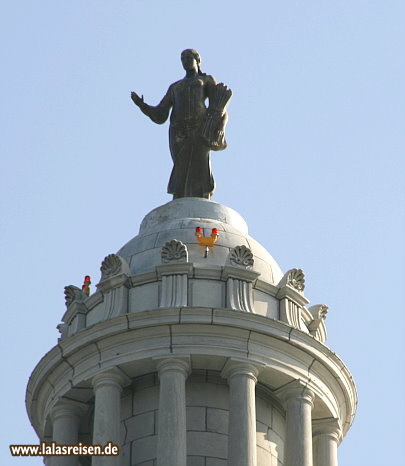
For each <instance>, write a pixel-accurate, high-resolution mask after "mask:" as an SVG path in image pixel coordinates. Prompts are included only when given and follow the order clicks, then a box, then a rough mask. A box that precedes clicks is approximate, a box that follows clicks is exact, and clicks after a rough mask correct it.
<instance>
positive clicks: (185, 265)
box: [156, 262, 194, 279]
mask: <svg viewBox="0 0 405 466" xmlns="http://www.w3.org/2000/svg"><path fill="white" fill-rule="evenodd" d="M193 272H194V264H193V263H192V262H177V263H171V264H170V263H168V264H161V265H157V266H156V274H157V277H158V278H159V279H161V278H162V277H163V276H165V275H183V274H185V275H187V277H189V278H191V277H192V276H193Z"/></svg>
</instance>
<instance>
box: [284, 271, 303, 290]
mask: <svg viewBox="0 0 405 466" xmlns="http://www.w3.org/2000/svg"><path fill="white" fill-rule="evenodd" d="M286 285H287V286H290V287H291V288H294V289H295V290H297V291H298V292H300V293H303V292H304V288H305V275H304V272H303V270H302V269H291V270H289V271H288V272H286V273H285V274H284V277H283V278H282V279H281V281H280V283H279V284H278V286H279V287H280V288H281V287H283V286H286Z"/></svg>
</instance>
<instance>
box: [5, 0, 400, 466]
mask: <svg viewBox="0 0 405 466" xmlns="http://www.w3.org/2000/svg"><path fill="white" fill-rule="evenodd" d="M404 21H405V3H404V2H403V1H402V0H398V1H394V0H384V1H383V0H380V1H373V0H350V1H349V0H339V1H327V0H323V1H321V0H316V1H315V0H314V1H311V0H307V1H283V2H281V1H274V0H269V1H264V0H263V1H250V2H238V1H221V2H215V1H212V0H205V1H204V2H190V1H183V0H178V1H175V0H173V1H163V0H162V1H160V2H158V1H154V0H138V1H136V0H132V1H129V0H122V1H106V0H97V1H96V0H86V1H77V0H71V1H69V2H57V1H50V0H48V1H29V0H22V1H13V2H12V1H6V2H3V6H2V11H1V17H0V35H1V43H2V47H1V56H0V59H1V65H2V66H1V68H2V73H1V75H0V98H1V105H2V110H3V111H2V112H1V116H0V118H1V121H0V127H1V128H2V137H1V138H0V148H1V169H0V177H1V185H0V190H1V192H0V205H1V224H0V228H1V230H0V235H1V248H0V251H1V256H0V260H1V272H0V274H1V277H0V283H1V293H2V309H1V315H2V320H3V323H2V329H3V332H2V338H1V355H2V356H1V367H2V382H1V394H2V397H1V399H2V407H1V408H2V422H1V427H0V434H1V438H2V446H1V450H0V463H1V464H7V465H8V464H10V465H14V464H25V465H34V466H35V465H40V464H41V460H39V459H34V458H30V459H29V458H25V459H24V458H21V459H17V458H11V457H10V455H9V451H8V445H9V444H10V443H36V442H37V439H36V437H35V435H34V432H33V430H32V429H31V427H30V425H29V421H28V418H27V416H26V413H25V406H24V396H25V387H26V384H27V381H28V377H29V374H30V373H31V371H32V369H33V368H34V367H35V365H36V363H37V362H38V361H39V359H40V358H41V357H42V356H43V355H44V354H45V353H46V352H47V351H48V350H49V349H50V348H51V347H52V346H54V345H55V343H56V339H57V337H58V332H57V330H56V329H55V327H56V325H57V324H58V323H59V322H60V319H61V317H62V315H63V313H64V310H65V308H64V295H63V287H64V286H65V285H69V284H75V285H78V286H80V285H81V283H82V278H83V276H84V275H85V274H90V275H91V276H92V277H93V283H96V282H97V281H98V279H99V277H100V274H99V267H100V263H101V261H102V260H103V258H104V257H105V256H106V255H107V254H109V253H112V252H116V251H117V250H118V249H119V248H120V247H121V246H122V245H123V244H124V243H126V242H127V241H128V240H129V239H130V238H132V237H133V236H135V235H136V234H137V232H138V227H139V223H140V222H141V220H142V218H143V217H144V215H146V213H148V212H149V211H150V210H151V209H153V208H155V207H157V206H158V205H161V204H163V203H165V202H167V201H169V200H170V196H169V195H167V194H166V185H167V181H168V177H169V174H170V169H171V159H170V155H169V152H168V143H167V125H165V126H164V127H159V126H157V125H154V124H153V123H152V122H150V121H149V120H148V119H147V118H146V117H144V116H143V115H142V114H141V113H140V112H139V111H138V109H137V108H136V107H135V106H134V105H133V104H132V102H131V100H130V98H129V93H130V91H131V90H136V91H137V92H138V93H140V94H144V96H145V100H146V101H147V102H149V103H157V102H158V101H159V100H160V99H161V97H162V96H163V95H164V93H165V91H166V89H167V87H168V85H169V84H170V83H172V82H173V81H175V80H177V79H180V78H181V77H182V76H183V70H182V68H181V63H180V59H179V57H180V52H181V51H182V50H183V49H185V48H189V47H192V48H196V49H198V50H199V51H200V53H201V56H202V69H203V71H205V72H207V73H209V74H212V75H214V76H215V77H216V79H217V80H218V81H223V82H225V83H226V84H227V85H229V86H230V87H231V88H232V90H233V93H234V96H233V99H232V102H231V104H230V107H229V118H230V119H229V124H228V128H227V139H228V144H229V147H228V149H227V150H226V151H224V152H220V153H214V154H213V156H212V161H213V168H214V175H215V179H216V182H217V190H216V193H215V195H214V200H215V201H217V202H220V203H223V204H225V205H228V206H230V207H232V208H234V209H235V210H237V211H238V212H239V213H241V214H242V215H243V216H244V217H245V219H246V220H247V222H248V224H249V227H250V234H251V235H252V236H253V237H255V238H256V239H257V240H258V241H260V242H261V243H262V244H263V245H264V246H265V247H266V248H267V249H268V250H269V251H270V253H271V254H272V255H273V256H274V258H275V259H276V260H277V261H278V262H279V264H280V266H281V267H282V269H283V270H284V271H286V270H288V269H289V268H292V267H301V268H303V269H304V271H305V273H306V284H307V286H306V290H305V291H306V295H307V297H308V298H309V299H310V301H311V303H312V304H317V303H326V304H328V305H329V306H330V310H329V314H328V317H327V328H328V334H329V338H328V341H327V344H328V345H329V346H330V347H331V348H332V349H333V350H334V351H336V352H337V353H338V354H339V355H340V356H341V357H342V358H343V360H344V361H345V363H346V364H347V365H348V367H349V368H350V370H351V371H352V373H353V376H354V378H355V381H356V383H357V386H358V391H359V408H358V413H357V418H356V419H355V422H354V425H353V427H352V429H351V431H349V434H348V436H347V437H346V439H345V440H344V442H343V444H342V445H341V447H340V448H339V451H340V466H382V465H399V464H400V463H401V461H403V447H402V444H403V439H404V435H405V430H404V423H403V418H404V414H405V409H404V395H403V390H404V384H405V377H404V371H403V367H404V363H403V361H404V349H405V348H404V331H405V325H404V305H403V291H404V284H403V282H404V278H403V263H404V259H405V253H404V230H405V228H404V223H405V219H404V209H403V207H404V198H405V195H404V168H405V167H404V149H405V137H404V120H405V118H404V116H405V115H404V112H405V110H404V109H405V102H404V100H405V93H404V82H405V76H404V75H405V63H404V61H405V60H404V56H405V55H404V52H403V49H404V43H405V33H404ZM93 289H94V286H93Z"/></svg>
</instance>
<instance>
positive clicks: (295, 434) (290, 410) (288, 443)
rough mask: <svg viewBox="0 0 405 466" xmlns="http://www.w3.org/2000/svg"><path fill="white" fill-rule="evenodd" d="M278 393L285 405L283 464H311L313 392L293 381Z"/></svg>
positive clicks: (311, 465) (304, 465)
mask: <svg viewBox="0 0 405 466" xmlns="http://www.w3.org/2000/svg"><path fill="white" fill-rule="evenodd" d="M278 395H280V396H281V398H283V400H284V402H285V407H286V440H285V466H313V463H312V461H313V458H312V420H311V415H312V408H313V406H314V405H313V402H314V399H315V394H314V393H313V392H312V390H310V389H309V388H308V387H306V386H305V385H303V384H302V383H301V382H293V383H292V384H290V385H287V386H286V387H283V388H282V389H281V390H279V391H278ZM325 466H326V465H325Z"/></svg>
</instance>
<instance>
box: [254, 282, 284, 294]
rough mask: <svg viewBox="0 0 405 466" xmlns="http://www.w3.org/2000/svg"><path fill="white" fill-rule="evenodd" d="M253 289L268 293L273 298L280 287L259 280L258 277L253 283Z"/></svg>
mask: <svg viewBox="0 0 405 466" xmlns="http://www.w3.org/2000/svg"><path fill="white" fill-rule="evenodd" d="M254 289H255V290H258V291H262V292H263V293H266V294H269V295H270V296H273V298H275V297H277V293H278V292H279V289H280V288H279V287H278V286H276V285H273V284H271V283H268V282H265V281H263V280H260V278H258V279H257V280H256V283H255V285H254Z"/></svg>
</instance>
